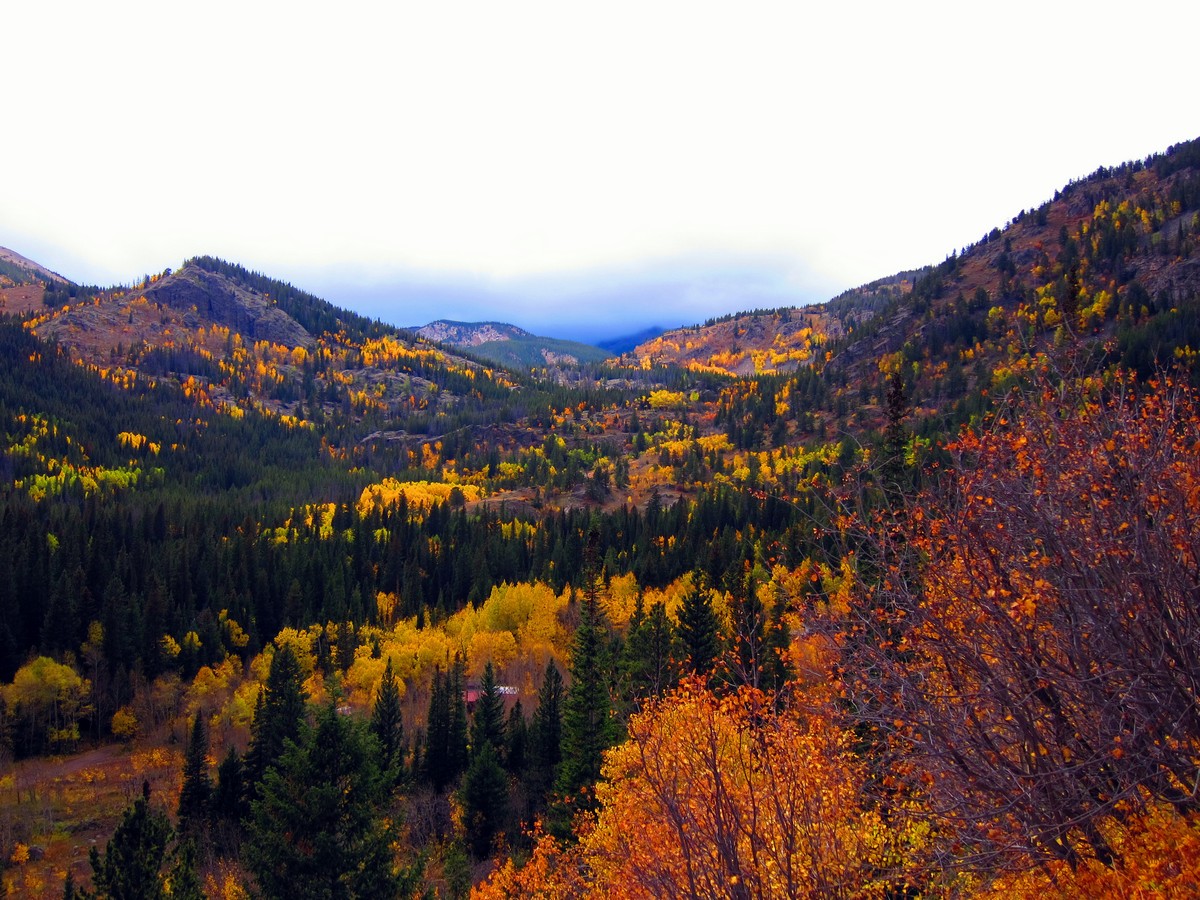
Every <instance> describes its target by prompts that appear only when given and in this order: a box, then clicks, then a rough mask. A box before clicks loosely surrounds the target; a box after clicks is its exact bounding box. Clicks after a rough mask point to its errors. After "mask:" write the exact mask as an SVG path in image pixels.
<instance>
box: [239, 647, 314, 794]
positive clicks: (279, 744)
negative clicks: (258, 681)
mask: <svg viewBox="0 0 1200 900" xmlns="http://www.w3.org/2000/svg"><path fill="white" fill-rule="evenodd" d="M305 699H306V695H305V692H304V676H303V673H302V671H301V669H300V661H299V660H297V659H296V654H295V653H293V652H292V648H291V647H288V646H284V647H281V648H280V649H279V650H277V651H275V655H274V656H273V657H271V669H270V672H269V673H268V674H267V686H266V689H265V690H264V691H263V692H262V693H261V694H259V701H260V702H259V705H258V707H257V708H256V710H255V715H254V724H253V726H251V732H250V747H249V748H248V749H247V751H246V771H245V776H246V781H247V786H248V787H249V788H250V789H251V790H252V791H255V790H257V789H258V786H259V785H260V784H261V783H262V780H263V778H264V777H265V776H266V773H267V770H268V769H269V768H270V767H271V766H272V765H274V764H275V763H276V762H277V761H278V760H279V758H280V757H281V756H282V755H283V751H284V748H285V745H286V742H287V741H289V740H290V741H295V740H297V739H298V738H299V737H300V727H301V725H302V724H303V722H304V715H305Z"/></svg>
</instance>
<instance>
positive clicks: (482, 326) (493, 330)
mask: <svg viewBox="0 0 1200 900" xmlns="http://www.w3.org/2000/svg"><path fill="white" fill-rule="evenodd" d="M413 331H415V332H416V333H417V334H419V335H420V336H421V337H423V338H425V340H427V341H437V342H438V343H439V344H453V345H454V346H456V347H478V346H479V345H480V344H488V343H491V342H493V341H512V340H522V339H524V338H531V337H533V335H532V334H531V333H530V332H528V331H526V330H525V329H524V328H518V327H517V326H516V325H509V324H507V323H505V322H452V321H450V320H448V319H438V320H437V321H436V322H430V323H429V324H428V325H423V326H421V327H420V328H414V329H413Z"/></svg>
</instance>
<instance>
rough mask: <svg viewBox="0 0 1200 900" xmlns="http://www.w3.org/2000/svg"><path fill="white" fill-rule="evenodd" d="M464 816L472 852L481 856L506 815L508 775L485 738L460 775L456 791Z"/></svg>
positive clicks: (483, 856) (490, 846) (485, 855)
mask: <svg viewBox="0 0 1200 900" xmlns="http://www.w3.org/2000/svg"><path fill="white" fill-rule="evenodd" d="M459 796H460V798H461V800H462V805H463V812H464V813H465V816H466V826H467V834H468V837H469V840H470V843H471V852H472V853H474V854H475V856H476V858H478V859H484V858H485V857H487V856H488V854H489V853H490V852H491V849H492V841H493V840H494V838H495V836H496V833H497V832H498V831H499V830H500V827H501V826H502V825H503V823H504V820H505V818H506V817H507V815H508V775H507V774H506V773H505V771H504V769H503V768H502V767H501V765H500V760H499V759H498V758H497V755H496V751H495V747H494V745H493V744H492V742H491V741H489V740H484V741H483V743H482V744H480V747H479V749H478V750H477V751H475V753H474V756H473V758H472V760H471V765H470V767H469V768H468V769H467V773H466V775H465V776H463V784H462V790H461V791H460V794H459Z"/></svg>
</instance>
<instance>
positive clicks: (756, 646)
mask: <svg viewBox="0 0 1200 900" xmlns="http://www.w3.org/2000/svg"><path fill="white" fill-rule="evenodd" d="M744 568H745V567H743V566H739V567H738V569H739V570H743V569H744ZM729 580H730V584H731V588H732V590H731V593H732V594H733V603H732V604H731V610H730V613H731V615H730V618H731V619H732V626H733V648H732V652H731V653H730V655H729V656H728V657H726V664H727V667H728V669H729V672H728V677H729V678H730V680H731V681H733V682H734V683H740V684H748V685H752V686H754V687H762V686H763V684H762V681H763V662H764V659H765V649H766V624H767V622H766V620H767V616H766V611H765V610H764V609H763V604H762V600H761V599H759V596H758V579H757V578H755V575H754V571H753V570H752V569H750V570H749V571H746V572H745V574H744V576H743V577H741V578H737V577H736V575H731V577H730V579H729Z"/></svg>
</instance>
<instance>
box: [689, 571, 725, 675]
mask: <svg viewBox="0 0 1200 900" xmlns="http://www.w3.org/2000/svg"><path fill="white" fill-rule="evenodd" d="M692 579H693V581H692V585H693V586H692V589H691V590H690V591H688V593H687V594H686V595H685V596H684V598H683V603H682V604H681V605H680V607H679V641H680V644H681V654H682V657H683V660H684V667H685V668H686V670H687V671H688V672H689V673H691V674H693V675H708V674H710V673H711V672H712V670H713V667H714V666H715V665H716V663H717V657H718V655H719V654H720V652H721V631H720V623H719V622H718V621H717V613H716V611H715V610H714V609H713V605H712V595H711V594H710V593H709V591H708V588H707V587H706V586H705V584H704V580H703V576H702V575H701V574H700V573H699V572H693V573H692Z"/></svg>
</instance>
